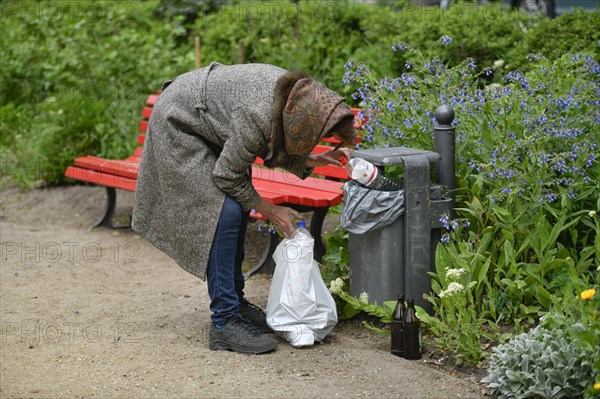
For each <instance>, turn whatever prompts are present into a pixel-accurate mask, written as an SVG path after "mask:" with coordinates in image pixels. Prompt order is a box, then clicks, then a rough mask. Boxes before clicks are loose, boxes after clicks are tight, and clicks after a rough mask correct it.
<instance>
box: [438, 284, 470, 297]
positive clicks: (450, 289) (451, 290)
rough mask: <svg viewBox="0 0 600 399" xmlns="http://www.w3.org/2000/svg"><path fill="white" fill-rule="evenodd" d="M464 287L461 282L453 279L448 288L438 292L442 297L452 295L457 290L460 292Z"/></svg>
mask: <svg viewBox="0 0 600 399" xmlns="http://www.w3.org/2000/svg"><path fill="white" fill-rule="evenodd" d="M464 288H465V287H464V286H463V285H462V284H460V283H457V282H454V281H453V282H451V283H450V284H448V288H446V289H445V290H444V291H442V292H440V298H443V297H445V296H447V295H454V294H456V293H457V292H461V291H462V290H463V289H464Z"/></svg>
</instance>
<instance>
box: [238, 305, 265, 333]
mask: <svg viewBox="0 0 600 399" xmlns="http://www.w3.org/2000/svg"><path fill="white" fill-rule="evenodd" d="M240 316H242V317H243V318H244V319H246V320H248V321H249V322H250V323H252V325H253V326H254V327H256V328H257V329H258V331H260V332H261V333H263V334H267V333H270V332H273V331H272V330H271V328H270V327H269V325H268V324H267V315H266V314H265V312H264V311H263V310H262V309H261V308H259V307H258V306H256V305H254V304H252V303H250V302H248V301H247V300H245V299H242V301H241V302H240Z"/></svg>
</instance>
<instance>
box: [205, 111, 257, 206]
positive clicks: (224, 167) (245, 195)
mask: <svg viewBox="0 0 600 399" xmlns="http://www.w3.org/2000/svg"><path fill="white" fill-rule="evenodd" d="M232 119H233V120H232V121H233V125H234V126H235V127H234V130H235V131H233V132H231V134H230V135H229V138H228V139H227V140H226V141H225V144H224V145H223V150H222V151H221V154H220V155H219V158H218V159H217V161H216V163H215V169H214V171H213V181H214V182H215V184H216V185H217V187H219V188H220V189H221V190H222V191H223V192H225V193H226V194H229V195H230V196H232V197H233V198H234V199H235V200H236V201H238V202H239V203H240V205H241V206H242V208H243V209H244V210H245V211H249V210H251V209H253V208H254V207H255V206H256V205H257V204H258V202H259V200H260V196H259V194H258V193H257V192H256V190H255V189H254V187H253V186H252V181H251V179H250V176H249V174H248V168H249V167H250V166H251V165H252V163H253V162H254V160H255V159H256V157H257V156H258V154H259V153H260V151H261V150H262V149H263V147H265V146H266V139H265V137H264V135H263V133H262V130H261V129H260V126H259V124H258V123H257V122H256V121H255V120H254V118H252V116H250V115H245V114H244V113H243V112H235V113H234V114H233V115H232Z"/></svg>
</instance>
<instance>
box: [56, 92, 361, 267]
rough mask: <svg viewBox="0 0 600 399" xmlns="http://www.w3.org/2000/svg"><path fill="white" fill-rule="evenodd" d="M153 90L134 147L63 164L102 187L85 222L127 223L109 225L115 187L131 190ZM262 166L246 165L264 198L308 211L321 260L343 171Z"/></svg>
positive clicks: (72, 174) (69, 173)
mask: <svg viewBox="0 0 600 399" xmlns="http://www.w3.org/2000/svg"><path fill="white" fill-rule="evenodd" d="M159 93H160V92H159ZM159 95H160V94H151V95H150V96H149V97H148V98H147V100H146V106H145V107H144V109H143V110H142V121H141V122H140V128H139V130H140V133H139V134H138V137H137V144H138V146H137V148H136V149H135V151H134V153H133V154H132V155H131V156H130V157H128V158H126V159H122V160H113V159H104V158H99V157H95V156H92V155H87V156H82V157H78V158H75V160H74V162H73V163H74V165H72V166H68V167H67V169H66V171H65V176H66V177H68V178H71V179H74V180H79V181H84V182H88V183H93V184H96V185H99V186H104V187H105V188H106V204H105V207H104V211H103V212H102V215H101V216H100V218H99V219H98V220H97V221H96V222H95V223H94V224H92V225H91V227H98V226H106V227H111V228H116V227H129V225H126V226H114V225H113V216H114V212H115V208H116V202H117V196H116V190H115V189H122V190H127V191H135V186H136V181H137V176H138V170H139V165H140V160H141V156H142V145H143V144H144V139H145V132H146V130H147V128H148V119H149V118H150V114H151V113H152V107H153V106H154V104H155V103H156V100H157V99H158V96H159ZM352 112H353V113H354V114H355V116H356V122H355V126H357V128H359V129H360V128H361V127H362V124H361V120H360V119H359V118H358V112H359V109H356V108H353V109H352ZM336 142H337V141H336V139H334V138H331V139H326V140H324V142H323V143H322V144H319V145H317V146H315V148H314V149H313V152H314V153H321V152H325V151H327V150H329V149H330V148H331V145H332V144H335V143H336ZM262 165H263V160H262V159H260V158H257V159H256V160H255V162H254V164H253V166H252V169H253V170H252V184H253V186H254V187H255V189H256V190H257V192H258V193H259V194H260V196H261V197H262V198H263V199H264V200H265V201H268V202H270V203H272V204H275V205H285V206H289V207H291V208H293V209H295V210H297V211H298V212H312V218H311V223H310V232H311V234H312V235H313V237H314V238H315V257H316V259H321V257H322V256H323V254H324V253H325V245H324V242H323V239H322V237H321V232H322V229H323V222H324V220H325V216H326V214H327V211H328V210H329V208H330V207H332V206H335V205H337V204H339V203H340V202H341V201H342V196H343V181H345V180H347V179H348V175H347V173H346V170H345V169H344V168H343V167H339V166H334V165H328V166H320V167H316V168H314V170H313V173H312V174H311V176H309V177H308V178H306V179H305V180H300V179H299V178H297V177H296V176H294V175H293V174H291V173H289V172H286V171H284V170H281V169H267V168H264V167H263V166H262ZM250 216H251V217H252V218H254V219H263V220H266V218H265V217H264V216H263V215H260V214H259V213H257V212H255V211H252V212H251V213H250ZM269 236H271V237H269V241H270V242H269V243H267V245H266V246H265V247H266V249H265V250H264V251H263V252H262V253H261V256H260V259H258V260H257V261H256V264H255V266H254V268H253V271H256V270H258V269H260V268H261V267H262V266H263V264H265V263H266V262H268V261H269V258H270V256H269V255H270V254H271V253H272V251H273V249H274V247H275V246H276V244H277V241H278V240H276V239H274V238H275V237H272V236H273V235H269Z"/></svg>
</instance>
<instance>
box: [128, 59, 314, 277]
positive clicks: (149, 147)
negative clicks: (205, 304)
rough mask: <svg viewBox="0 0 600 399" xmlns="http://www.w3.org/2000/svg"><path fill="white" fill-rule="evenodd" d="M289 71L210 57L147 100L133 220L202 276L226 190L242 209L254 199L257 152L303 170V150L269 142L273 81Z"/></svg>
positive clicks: (181, 263)
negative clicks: (284, 149) (294, 152)
mask: <svg viewBox="0 0 600 399" xmlns="http://www.w3.org/2000/svg"><path fill="white" fill-rule="evenodd" d="M289 74H293V72H287V71H285V70H283V69H281V68H278V67H275V66H271V65H262V64H249V65H231V66H225V65H221V64H218V63H212V64H210V65H209V66H207V67H204V68H201V69H196V70H194V71H191V72H188V73H185V74H183V75H180V76H178V77H177V78H175V79H174V80H172V81H168V82H165V84H164V85H163V92H162V93H161V95H160V97H159V98H158V101H157V102H156V104H155V106H154V109H153V111H152V114H151V117H150V121H149V125H148V130H147V133H146V139H145V142H144V149H143V154H142V161H141V165H140V170H139V175H138V180H137V187H136V192H135V203H134V211H133V220H132V227H133V229H134V230H135V231H136V232H138V233H139V234H140V235H142V236H144V237H145V238H147V239H148V240H149V241H150V242H151V243H152V244H154V245H155V246H156V247H157V248H158V249H160V250H161V251H163V252H165V253H166V254H167V255H169V256H170V257H171V258H173V259H174V260H175V261H176V262H177V264H179V266H181V267H182V268H183V269H185V270H186V271H188V272H190V273H192V274H193V275H195V276H197V277H199V278H201V279H203V280H205V279H206V269H207V265H208V258H209V254H210V249H211V245H212V240H213V237H214V234H215V231H216V227H217V224H218V220H219V216H220V214H221V209H222V207H223V203H224V200H225V196H226V195H230V196H231V197H233V198H234V199H235V200H237V201H238V202H239V203H240V204H241V206H242V208H243V209H244V210H245V211H249V210H251V209H252V208H254V207H255V206H256V205H257V204H258V201H259V198H260V197H259V195H258V194H257V192H256V191H255V189H254V187H253V186H252V184H251V178H250V175H249V168H250V166H251V164H252V162H253V161H254V160H255V158H256V156H261V157H262V158H263V159H265V161H267V160H269V161H270V162H271V163H272V164H273V166H276V165H277V164H278V166H283V167H286V168H287V169H288V170H290V171H291V172H293V173H295V174H296V175H298V176H300V177H302V178H305V177H306V176H307V175H308V174H309V172H310V171H309V170H306V167H305V159H306V158H305V157H298V156H291V157H289V156H287V157H285V158H284V157H282V156H281V154H278V151H277V148H276V147H273V143H274V142H276V141H277V140H274V137H272V136H273V124H274V119H273V116H274V107H275V108H277V107H282V106H283V105H281V104H279V105H278V101H279V100H278V96H279V95H278V94H277V93H276V88H278V87H279V86H278V85H277V82H278V80H280V78H282V77H284V75H289ZM298 75H299V76H291V77H290V84H291V85H293V83H294V82H295V81H297V80H298V79H300V78H301V77H303V76H302V74H298ZM276 86H277V87H276ZM284 102H285V100H284ZM275 113H276V111H275ZM265 163H266V164H268V162H265Z"/></svg>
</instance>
